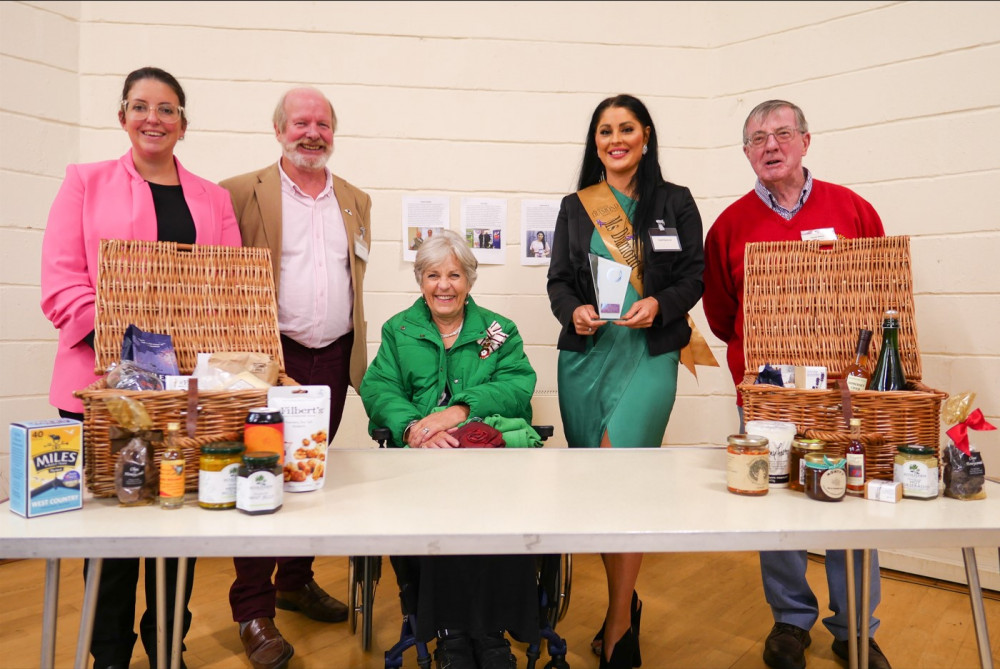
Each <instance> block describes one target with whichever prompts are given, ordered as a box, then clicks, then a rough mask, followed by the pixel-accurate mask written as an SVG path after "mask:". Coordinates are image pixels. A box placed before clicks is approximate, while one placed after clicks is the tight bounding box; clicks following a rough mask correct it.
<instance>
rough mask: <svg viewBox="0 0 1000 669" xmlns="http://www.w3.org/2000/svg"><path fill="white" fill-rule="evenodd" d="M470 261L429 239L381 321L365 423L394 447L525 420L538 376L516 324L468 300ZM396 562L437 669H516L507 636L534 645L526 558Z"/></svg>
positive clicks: (456, 241) (408, 609) (445, 241)
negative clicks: (400, 304)
mask: <svg viewBox="0 0 1000 669" xmlns="http://www.w3.org/2000/svg"><path fill="white" fill-rule="evenodd" d="M476 267H477V262H476V259H475V256H473V255H472V252H471V251H470V250H469V248H468V247H467V246H466V244H465V243H464V241H463V240H462V238H461V237H459V236H458V235H457V234H455V233H454V232H451V231H448V230H445V231H443V232H442V233H441V234H435V235H434V236H433V237H432V238H430V239H428V240H427V241H425V242H424V243H423V244H422V245H421V247H420V250H419V251H418V252H417V257H416V261H415V263H414V265H413V271H414V274H415V275H416V279H417V283H418V284H419V285H420V290H421V293H422V297H420V298H419V299H417V301H416V302H415V303H414V304H413V305H412V306H411V307H409V308H408V309H406V310H404V311H402V312H400V313H398V314H396V315H395V316H393V317H392V318H390V319H389V320H388V321H387V322H386V324H385V325H384V326H383V328H382V344H381V346H380V347H379V351H378V354H377V355H376V356H375V359H374V360H373V361H372V363H371V365H370V366H369V367H368V371H367V372H366V373H365V377H364V379H363V381H362V382H361V390H360V395H361V400H362V402H363V403H364V405H365V410H366V411H367V412H368V417H369V418H370V420H371V427H370V429H374V428H376V427H387V428H389V429H390V430H391V431H392V443H393V445H395V446H408V447H410V448H455V447H457V446H458V445H459V441H458V439H457V438H455V436H453V434H452V433H453V432H454V430H455V428H457V427H458V426H459V425H462V424H463V423H465V422H467V421H469V420H472V419H480V420H482V419H487V418H489V417H497V416H501V417H504V418H508V419H511V418H513V419H523V420H524V421H526V422H528V423H530V421H531V395H532V393H533V392H534V389H535V371H534V370H533V369H532V367H531V363H530V362H529V361H528V358H527V356H526V355H525V353H524V342H523V341H522V340H521V335H520V334H518V331H517V327H516V326H515V325H514V323H513V322H511V321H510V320H508V319H507V318H504V317H503V316H501V315H500V314H497V313H494V312H492V311H489V310H487V309H484V308H482V307H480V306H479V305H477V304H476V303H475V301H474V300H473V299H472V298H471V297H470V296H469V291H470V290H471V289H472V286H473V284H474V283H475V280H476ZM393 567H394V568H395V569H396V574H397V580H399V584H400V588H401V590H402V593H403V596H402V600H403V612H404V613H415V614H416V617H417V629H416V635H417V639H418V640H419V641H424V642H426V641H429V640H430V639H431V638H434V637H437V639H438V641H437V647H436V649H435V651H434V656H435V659H436V661H437V663H438V666H441V667H449V668H450V669H508V668H509V669H514V668H515V667H516V666H517V664H516V660H515V658H514V656H513V655H512V654H511V652H510V642H509V641H508V640H507V639H506V637H505V636H504V633H505V631H506V632H510V633H511V634H512V635H513V636H515V637H516V638H517V639H518V640H520V641H522V642H529V643H530V642H533V641H538V639H539V619H538V594H537V583H536V572H535V569H536V567H535V561H534V557H533V556H530V555H496V556H492V555H480V556H432V557H419V558H393ZM417 580H419V585H418V586H417V587H416V588H415V589H416V593H415V594H414V583H415V581H417Z"/></svg>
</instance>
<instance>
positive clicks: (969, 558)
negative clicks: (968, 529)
mask: <svg viewBox="0 0 1000 669" xmlns="http://www.w3.org/2000/svg"><path fill="white" fill-rule="evenodd" d="M962 557H963V558H965V575H966V578H968V582H969V601H970V602H971V603H972V620H973V623H974V624H975V626H976V642H977V643H978V644H979V666H980V667H982V668H983V669H987V667H992V666H993V655H992V652H991V651H990V631H989V628H988V627H987V626H986V610H985V609H984V608H983V590H982V588H981V587H980V586H979V566H978V565H977V564H976V549H975V548H963V549H962Z"/></svg>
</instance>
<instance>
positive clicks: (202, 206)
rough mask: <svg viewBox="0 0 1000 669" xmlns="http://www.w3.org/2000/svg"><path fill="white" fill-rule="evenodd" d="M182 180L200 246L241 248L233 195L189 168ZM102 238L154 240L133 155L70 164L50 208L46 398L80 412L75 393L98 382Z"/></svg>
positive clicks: (45, 267) (45, 268)
mask: <svg viewBox="0 0 1000 669" xmlns="http://www.w3.org/2000/svg"><path fill="white" fill-rule="evenodd" d="M174 160H175V161H176V164H177V175H178V177H179V179H180V183H181V188H182V190H183V191H184V200H185V201H186V202H187V205H188V208H189V209H190V210H191V217H192V218H193V219H194V226H195V231H196V237H195V240H196V243H198V244H206V245H216V246H220V245H222V246H240V245H241V244H242V242H241V240H240V229H239V226H238V224H237V222H236V216H235V215H234V214H233V205H232V202H231V200H230V198H229V193H228V192H227V191H226V190H225V189H223V188H221V187H219V186H217V185H215V184H214V183H212V182H211V181H207V180H205V179H202V178H200V177H197V176H195V175H193V174H191V173H190V172H188V171H187V170H185V169H184V168H183V167H182V166H181V164H180V161H177V159H176V158H174ZM102 239H138V240H146V241H156V211H155V209H154V208H153V194H152V192H151V191H150V188H149V184H147V183H146V181H145V180H144V179H143V178H142V177H141V176H140V175H139V173H138V172H136V169H135V164H134V163H133V162H132V152H131V151H129V152H128V153H126V154H125V155H124V156H122V157H121V158H120V159H118V160H108V161H103V162H99V163H86V164H81V165H70V166H68V167H67V168H66V178H65V180H63V183H62V187H61V188H60V189H59V193H58V194H57V195H56V199H55V201H54V202H53V203H52V209H51V210H50V211H49V220H48V223H47V224H46V226H45V237H44V239H43V241H42V311H43V312H44V313H45V317H46V318H48V319H49V320H50V321H52V324H53V325H55V326H56V328H57V329H58V330H59V347H58V349H57V350H56V359H55V366H54V368H53V373H52V385H51V388H50V391H49V401H50V402H51V404H52V405H53V406H54V407H56V408H57V409H63V410H65V411H73V412H76V413H82V412H83V403H82V402H81V401H80V400H78V399H77V398H75V397H73V391H74V390H79V389H81V388H85V387H87V386H88V385H90V384H91V383H93V382H94V381H95V380H96V379H97V378H98V375H96V374H95V373H94V351H93V349H91V348H90V346H88V345H87V344H86V343H85V342H83V338H84V337H86V336H87V335H88V334H89V333H90V331H91V330H93V329H94V315H95V314H94V302H95V298H96V286H97V252H98V249H99V247H100V242H101V240H102Z"/></svg>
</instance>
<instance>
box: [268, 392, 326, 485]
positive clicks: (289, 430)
mask: <svg viewBox="0 0 1000 669" xmlns="http://www.w3.org/2000/svg"><path fill="white" fill-rule="evenodd" d="M267 405H268V406H269V407H273V408H275V409H278V410H279V411H281V416H282V418H284V420H285V466H284V473H285V491H286V492H308V491H310V490H319V489H320V488H322V487H323V483H324V481H325V480H326V478H325V476H326V451H327V446H329V442H330V435H329V434H327V433H328V432H329V429H330V388H329V386H275V387H273V388H271V389H270V390H268V391H267Z"/></svg>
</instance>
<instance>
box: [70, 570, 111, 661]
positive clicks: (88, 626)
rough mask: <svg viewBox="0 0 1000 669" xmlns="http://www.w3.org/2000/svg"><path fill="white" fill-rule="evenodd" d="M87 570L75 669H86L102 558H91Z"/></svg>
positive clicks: (92, 633) (92, 632)
mask: <svg viewBox="0 0 1000 669" xmlns="http://www.w3.org/2000/svg"><path fill="white" fill-rule="evenodd" d="M88 564H89V566H88V568H87V584H86V586H85V587H84V590H83V610H82V611H81V612H80V634H79V636H77V639H76V661H75V662H74V663H73V666H74V667H75V669H87V657H88V656H89V655H90V639H91V637H92V636H93V635H94V612H95V611H97V588H98V586H99V585H100V583H101V567H103V566H104V558H91V559H90V561H89V562H88Z"/></svg>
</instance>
